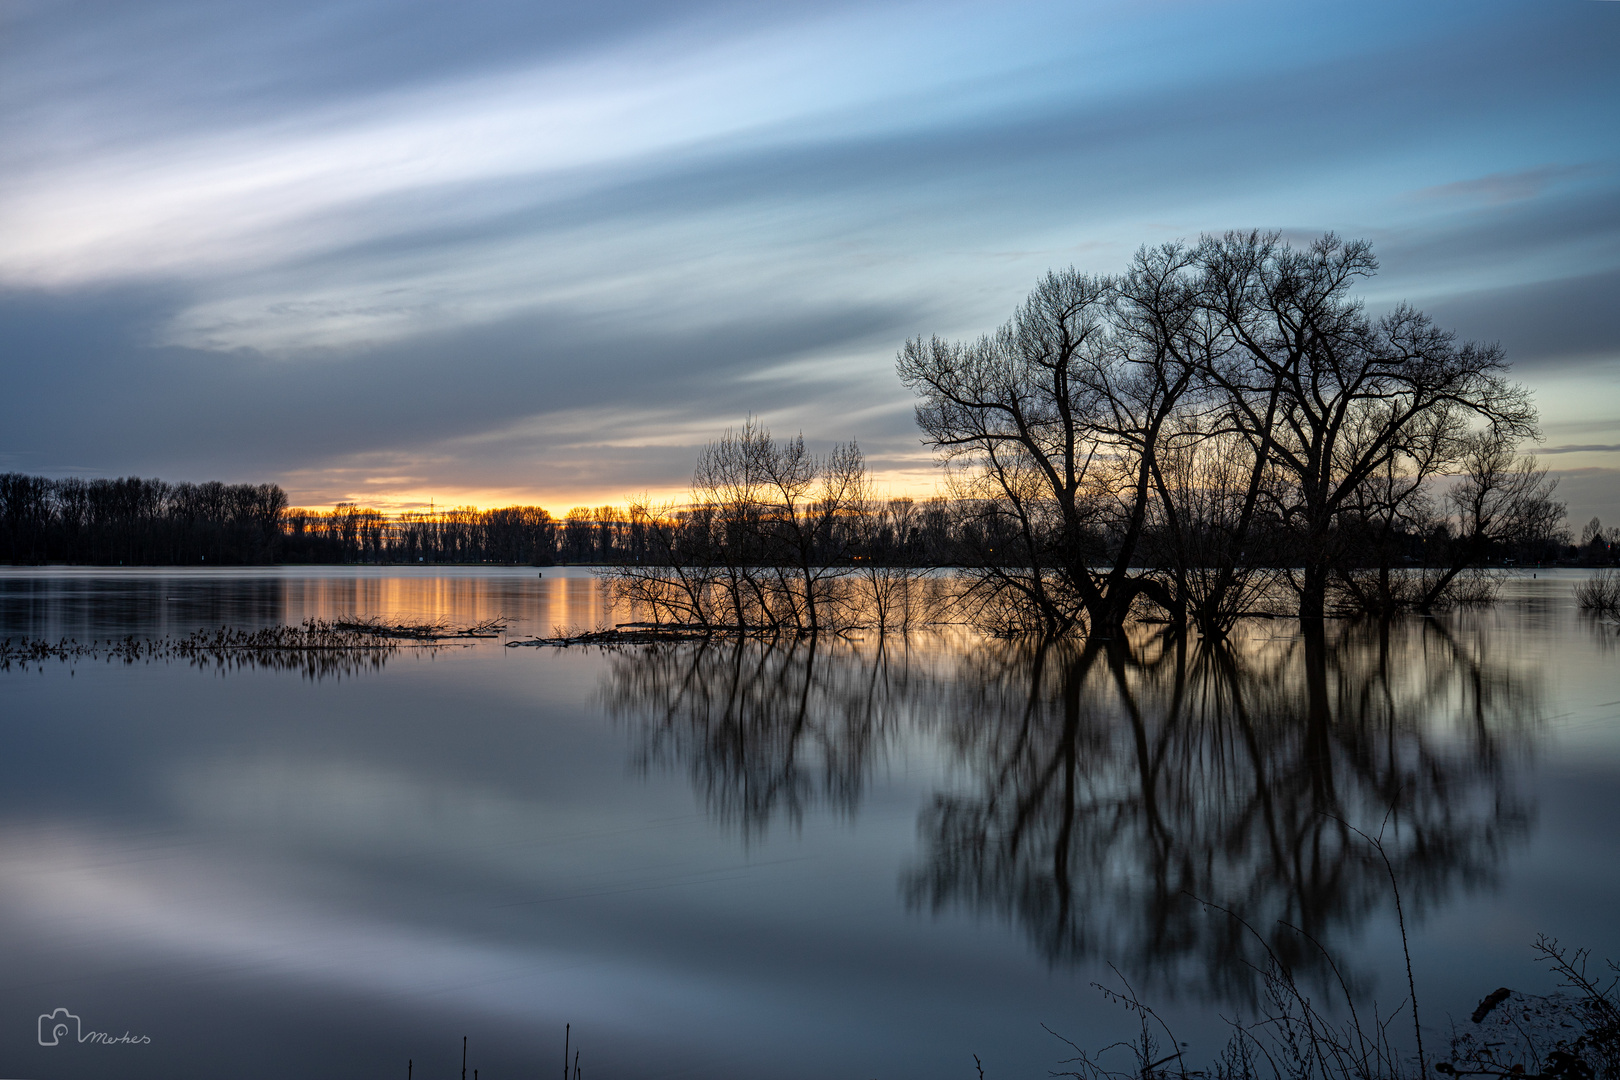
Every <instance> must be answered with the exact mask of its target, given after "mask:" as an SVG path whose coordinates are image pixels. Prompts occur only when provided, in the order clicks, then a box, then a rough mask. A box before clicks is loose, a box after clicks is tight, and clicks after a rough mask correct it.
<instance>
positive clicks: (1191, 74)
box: [0, 0, 1620, 532]
mask: <svg viewBox="0 0 1620 1080" xmlns="http://www.w3.org/2000/svg"><path fill="white" fill-rule="evenodd" d="M1617 106H1620V2H1613V0H1538V2H1534V3H1502V2H1493V0H1469V2H1467V3H1463V2H1456V3H1447V2H1428V0H1423V2H1416V3H1414V2H1412V0H1404V2H1400V3H1385V2H1381V0H1364V2H1361V3H1357V4H1326V3H1309V4H1304V3H1298V2H1292V3H1280V2H1279V3H1223V2H1200V3H1191V2H1173V0H1138V2H1132V3H1123V2H1111V3H1086V2H1068V3H1040V2H1012V0H1002V2H998V3H994V4H975V3H949V2H939V0H935V2H930V3H883V2H871V3H863V4H839V3H829V2H821V3H815V4H809V3H799V2H793V0H789V2H782V3H773V4H758V3H752V4H745V3H719V2H707V0H659V2H657V3H644V2H638V0H608V2H598V3H592V4H584V3H578V4H558V3H545V2H533V0H524V2H511V3H499V2H490V3H481V4H445V3H441V2H429V0H417V2H411V0H388V2H382V0H320V2H313V0H280V2H278V3H275V4H269V3H245V2H232V0H209V2H206V3H201V2H199V3H173V2H166V0H143V2H142V3H140V4H129V3H123V2H107V3H72V2H60V0H53V2H44V0H40V2H34V0H0V383H3V386H4V391H3V392H0V470H13V471H23V472H29V473H38V474H45V475H50V476H86V477H91V476H121V475H129V474H140V475H146V476H161V477H164V478H165V479H171V480H207V479H222V480H227V481H232V482H243V481H254V482H265V481H273V482H277V483H280V484H281V485H282V486H283V487H285V488H286V489H287V491H288V493H289V496H290V497H291V499H292V501H293V502H294V503H295V504H301V505H306V506H327V505H330V504H332V503H334V502H337V501H341V500H351V499H352V500H357V501H360V502H363V503H368V504H370V505H374V506H378V507H381V508H399V507H406V506H415V505H418V504H425V503H428V502H429V501H430V500H431V501H432V502H434V503H435V504H437V505H445V504H462V503H476V504H479V505H486V506H488V505H505V504H510V503H520V502H521V503H538V504H540V505H544V506H546V507H548V508H551V509H552V510H554V511H555V512H561V511H562V510H566V509H567V508H568V507H569V506H572V505H576V504H590V505H597V504H601V503H609V502H611V503H623V502H624V501H625V500H626V499H627V498H628V497H630V496H633V495H639V494H642V493H651V494H654V495H659V494H664V493H673V492H676V491H678V490H680V489H682V488H684V486H685V484H686V482H687V480H688V479H689V477H690V474H691V470H692V466H693V464H694V463H695V460H696V458H697V456H698V454H699V453H701V451H702V448H703V446H704V444H705V443H707V442H708V441H710V440H711V439H713V438H715V437H717V436H718V435H719V434H720V433H721V432H722V431H723V430H724V429H726V428H727V427H730V426H735V425H737V424H739V423H740V422H741V421H742V420H743V419H744V418H745V417H748V416H755V417H758V418H759V419H760V420H761V421H763V422H764V423H765V424H766V425H767V426H769V427H770V428H771V429H772V430H773V431H774V432H775V433H776V434H777V435H779V436H782V435H793V434H797V433H800V432H802V433H803V434H804V436H805V438H806V440H807V442H809V443H811V444H812V446H814V447H816V448H819V449H825V448H827V447H829V446H830V445H831V444H832V443H834V442H840V441H846V440H850V439H855V440H858V441H859V443H860V445H861V447H862V449H863V450H864V451H865V453H866V456H867V460H868V463H869V464H870V465H871V466H872V468H873V469H874V471H875V473H876V475H877V477H878V478H879V480H880V481H881V482H882V483H883V484H884V485H886V486H887V488H888V489H889V490H891V491H894V492H907V493H911V494H925V493H927V492H930V491H931V490H932V489H933V487H934V485H935V482H936V473H935V469H934V465H933V462H932V458H931V456H930V454H929V451H928V450H927V448H926V447H924V446H923V445H922V444H921V442H920V440H919V437H918V433H917V431H916V428H915V424H914V420H913V414H912V409H913V401H912V398H911V396H910V394H909V393H908V391H906V389H905V388H904V387H903V386H902V385H901V384H900V382H899V379H898V378H897V377H896V375H895V373H894V357H895V352H896V350H897V349H898V348H899V347H900V345H901V344H902V343H903V342H904V341H905V340H906V339H907V338H908V337H912V336H915V335H918V334H923V335H931V334H940V335H942V336H947V337H966V336H976V335H978V334H979V333H982V332H985V331H987V330H990V329H992V328H993V327H995V326H996V325H998V324H1000V323H1001V322H1003V321H1004V320H1005V319H1006V318H1007V317H1008V316H1009V315H1010V314H1011V312H1012V310H1013V309H1014V307H1016V305H1017V304H1018V303H1019V302H1020V300H1021V299H1022V298H1023V296H1024V295H1025V294H1026V293H1027V292H1028V290H1029V288H1030V287H1031V286H1032V285H1033V284H1034V282H1035V281H1036V280H1037V279H1038V278H1039V277H1040V276H1041V275H1042V274H1044V273H1045V271H1046V270H1047V269H1049V268H1053V267H1060V266H1069V265H1073V266H1076V267H1078V268H1080V269H1082V270H1085V271H1091V272H1099V273H1107V272H1113V271H1117V270H1119V269H1122V268H1123V267H1124V265H1125V263H1126V261H1127V260H1128V259H1129V258H1130V255H1131V253H1132V252H1133V251H1135V250H1136V249H1137V248H1138V247H1139V246H1141V245H1143V244H1153V243H1159V242H1162V241H1166V240H1174V239H1188V240H1196V239H1197V237H1198V236H1199V235H1200V234H1202V233H1205V232H1212V231H1213V232H1224V231H1226V230H1228V229H1244V230H1247V229H1278V230H1282V231H1283V232H1284V233H1285V235H1288V236H1290V237H1296V238H1299V239H1307V238H1309V237H1311V236H1314V235H1317V234H1320V233H1322V232H1324V231H1327V230H1334V231H1337V232H1339V233H1341V234H1343V235H1346V236H1351V237H1361V238H1365V239H1367V240H1370V241H1371V242H1372V243H1373V245H1374V250H1375V252H1376V253H1377V255H1378V258H1379V260H1380V264H1381V272H1380V274H1379V275H1378V276H1377V277H1376V278H1374V279H1373V280H1372V281H1370V282H1368V283H1367V285H1366V287H1365V288H1364V290H1363V295H1364V297H1365V299H1366V301H1367V303H1368V306H1369V308H1370V309H1372V310H1374V311H1376V310H1379V309H1382V308H1387V307H1389V306H1391V305H1393V304H1395V303H1398V302H1401V301H1407V302H1410V303H1413V304H1416V305H1417V306H1419V307H1421V308H1423V309H1424V310H1426V311H1428V312H1429V313H1430V314H1431V315H1433V316H1434V317H1435V318H1436V320H1437V321H1439V322H1440V323H1441V324H1442V325H1443V326H1446V327H1448V328H1450V329H1453V330H1455V331H1456V332H1457V333H1458V334H1459V335H1460V336H1461V337H1463V338H1465V339H1479V340H1485V341H1499V342H1500V343H1501V344H1502V345H1503V346H1504V347H1505V348H1506V350H1507V354H1508V358H1509V360H1510V361H1511V362H1512V364H1513V372H1514V377H1515V378H1516V379H1518V380H1519V381H1521V382H1523V383H1524V384H1526V385H1527V386H1529V387H1530V388H1531V389H1532V390H1533V391H1534V392H1535V395H1536V400H1537V401H1538V403H1539V405H1540V408H1541V414H1542V433H1543V441H1542V444H1541V446H1540V450H1541V452H1542V453H1544V455H1545V457H1544V461H1545V462H1546V463H1547V464H1548V465H1550V466H1551V467H1552V468H1553V469H1554V470H1555V471H1556V472H1557V473H1558V474H1559V476H1560V480H1561V487H1560V489H1559V490H1560V495H1561V497H1562V498H1564V499H1565V500H1566V501H1567V502H1568V503H1569V507H1570V518H1571V522H1572V523H1573V525H1574V528H1575V531H1577V532H1579V530H1580V526H1581V524H1583V523H1584V522H1585V521H1586V520H1587V519H1588V518H1589V517H1591V516H1593V515H1598V516H1601V517H1602V518H1603V519H1604V521H1605V523H1606V524H1620V302H1617V299H1616V297H1617V293H1620V109H1617Z"/></svg>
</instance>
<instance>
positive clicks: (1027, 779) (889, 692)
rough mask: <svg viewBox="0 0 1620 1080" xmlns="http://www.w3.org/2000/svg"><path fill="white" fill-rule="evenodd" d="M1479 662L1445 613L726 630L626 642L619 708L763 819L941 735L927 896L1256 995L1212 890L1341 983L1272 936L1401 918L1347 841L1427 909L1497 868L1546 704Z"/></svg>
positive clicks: (1521, 813)
mask: <svg viewBox="0 0 1620 1080" xmlns="http://www.w3.org/2000/svg"><path fill="white" fill-rule="evenodd" d="M1485 655H1486V654H1485V648H1484V641H1483V639H1482V638H1481V637H1480V635H1479V634H1478V633H1475V632H1468V631H1465V630H1448V629H1447V628H1446V627H1445V626H1444V625H1442V624H1440V623H1438V622H1435V621H1432V620H1424V621H1413V622H1410V623H1403V624H1396V625H1393V626H1389V625H1386V626H1383V627H1380V626H1377V625H1347V626H1344V627H1342V628H1340V629H1338V630H1336V631H1332V632H1329V633H1327V634H1325V635H1324V634H1318V635H1315V636H1310V637H1300V636H1297V635H1292V634H1285V635H1282V636H1277V637H1268V636H1265V634H1264V632H1263V631H1262V632H1256V633H1254V634H1251V635H1250V636H1248V637H1247V638H1239V639H1238V640H1236V641H1234V642H1232V643H1231V644H1228V645H1224V646H1217V647H1204V646H1201V645H1199V644H1198V643H1192V644H1188V643H1186V642H1185V641H1184V640H1177V639H1172V638H1169V637H1162V636H1160V637H1155V636H1142V637H1139V638H1137V639H1136V640H1134V641H1132V642H1128V643H1126V642H1117V643H1113V644H1102V645H1093V646H1089V647H1087V646H1079V645H1073V644H1064V643H1040V642H1034V641H975V642H974V643H973V644H972V645H971V647H967V648H961V649H956V648H950V649H941V650H934V651H927V650H916V651H904V650H901V651H896V650H895V648H894V646H893V644H892V643H891V644H890V645H889V646H888V647H883V646H874V647H871V648H867V649H860V648H856V647H852V646H848V645H844V644H838V645H829V644H828V643H827V642H822V643H820V644H816V643H814V642H809V641H800V642H794V643H780V644H775V645H772V644H766V643H759V642H728V643H725V644H715V645H708V646H698V647H688V646H673V647H667V648H658V649H651V650H646V651H641V652H635V653H626V654H623V655H621V656H619V657H617V658H616V659H615V661H614V667H613V669H612V674H611V677H610V679H609V686H608V690H607V696H608V701H609V705H610V708H611V709H612V711H613V712H614V713H615V714H616V715H618V716H620V717H621V718H625V719H629V720H631V721H632V722H634V723H635V725H636V730H637V732H638V739H639V743H638V748H637V760H638V761H639V762H640V763H641V764H642V765H643V766H651V765H654V764H668V765H677V766H679V767H683V768H685V769H686V770H688V771H689V772H690V774H691V776H692V779H693V783H694V785H695V786H696V788H697V790H699V791H700V792H701V793H702V794H703V797H704V798H705V800H706V802H707V804H708V806H709V807H710V809H711V811H712V812H713V813H715V814H716V816H717V817H719V818H720V819H721V820H722V821H725V822H728V823H736V824H739V825H741V826H742V828H743V830H744V831H745V833H748V834H752V833H757V832H759V831H760V830H763V829H764V828H765V826H766V825H767V824H769V823H770V822H771V821H772V820H774V819H777V818H782V819H786V820H789V821H797V820H799V819H800V818H801V817H802V815H803V814H804V812H805V810H806V809H807V808H808V807H809V806H811V805H812V804H815V803H817V802H820V803H822V804H824V805H827V806H830V807H832V808H834V809H836V810H839V811H843V812H852V811H853V810H854V809H855V808H856V807H857V806H858V804H859V801H860V798H861V794H862V790H863V785H864V784H865V783H866V781H867V778H868V776H869V775H870V771H871V769H872V767H873V765H874V764H875V763H877V762H879V761H881V760H882V759H883V758H884V756H885V755H886V754H887V753H889V752H890V751H891V750H892V749H893V747H894V746H895V744H896V742H897V740H898V739H899V738H900V737H901V736H903V735H905V734H908V733H909V734H919V733H931V734H932V735H934V736H935V738H937V739H938V740H939V742H940V744H941V745H942V746H943V747H944V751H943V752H944V753H946V754H948V755H949V756H950V758H951V760H952V764H953V765H954V769H953V773H952V781H951V782H950V783H947V784H944V785H942V787H941V790H939V791H937V792H936V794H935V795H934V797H933V799H932V801H931V803H930V805H928V806H927V807H926V808H925V809H924V810H923V812H922V815H921V820H920V835H921V851H920V858H919V861H918V864H917V865H916V866H914V867H912V868H910V869H908V870H906V871H905V872H904V873H903V874H902V881H901V889H902V892H903V894H904V897H905V899H906V902H907V903H908V904H909V905H911V906H912V907H913V908H915V909H917V910H926V911H935V912H939V911H945V910H950V909H962V910H967V911H970V912H973V913H977V914H994V915H997V916H1000V917H1003V918H1005V919H1008V920H1010V921H1011V922H1012V923H1014V924H1016V925H1018V926H1019V927H1021V928H1022V929H1023V930H1024V932H1025V933H1026V934H1027V935H1028V937H1029V939H1030V941H1031V942H1032V944H1033V945H1034V947H1035V948H1036V949H1037V950H1038V951H1039V952H1040V953H1041V954H1042V955H1043V956H1045V957H1047V958H1048V959H1050V960H1051V961H1053V962H1056V963H1070V962H1078V961H1082V960H1091V959H1096V960H1108V961H1111V962H1113V963H1115V964H1117V965H1119V966H1120V967H1121V969H1122V970H1125V971H1128V972H1130V973H1132V975H1133V977H1136V978H1141V979H1143V980H1145V981H1146V982H1149V983H1154V984H1157V985H1158V986H1159V987H1160V988H1161V989H1162V990H1178V989H1179V990H1191V991H1193V992H1197V993H1200V994H1204V995H1209V996H1214V997H1218V998H1221V999H1223V1000H1230V999H1232V998H1233V997H1234V996H1236V997H1238V998H1244V997H1247V996H1248V994H1249V993H1250V991H1251V990H1252V987H1251V985H1250V977H1251V975H1252V970H1251V968H1250V967H1249V966H1248V965H1247V964H1245V963H1244V961H1246V960H1247V961H1253V960H1255V956H1254V953H1253V942H1252V939H1251V938H1250V936H1249V935H1248V934H1247V932H1246V931H1245V930H1244V929H1243V928H1242V926H1241V925H1239V924H1238V923H1237V921H1236V920H1234V919H1231V918H1227V917H1224V916H1221V915H1219V914H1218V913H1213V914H1212V913H1211V912H1210V911H1208V910H1207V909H1206V908H1205V907H1204V906H1203V905H1202V904H1201V903H1200V902H1199V900H1204V901H1209V902H1211V903H1213V904H1216V905H1219V906H1220V907H1223V908H1226V909H1228V910H1230V911H1231V912H1233V913H1234V914H1236V915H1237V916H1239V917H1241V918H1242V919H1243V920H1245V921H1247V922H1248V923H1249V924H1250V925H1251V926H1253V927H1254V928H1255V929H1256V930H1257V931H1259V932H1260V933H1261V934H1262V935H1263V936H1265V937H1266V938H1267V940H1268V941H1269V943H1270V945H1271V947H1272V948H1273V949H1274V950H1276V952H1277V953H1278V955H1279V956H1280V957H1282V958H1283V959H1284V960H1286V961H1288V962H1289V963H1291V964H1293V965H1294V966H1295V968H1296V970H1298V971H1300V972H1302V973H1308V972H1310V971H1311V970H1313V969H1316V970H1317V971H1319V972H1323V973H1324V974H1325V968H1326V965H1327V963H1328V959H1327V955H1326V954H1324V953H1323V952H1321V951H1319V950H1318V949H1316V947H1315V946H1313V945H1311V944H1310V942H1309V941H1308V940H1307V939H1306V938H1304V937H1303V936H1301V935H1300V934H1298V933H1296V932H1294V931H1292V930H1288V929H1286V928H1284V927H1282V926H1280V925H1279V923H1282V922H1286V923H1289V924H1292V925H1293V926H1295V927H1297V928H1298V929H1299V930H1302V931H1304V932H1305V933H1306V934H1308V935H1310V937H1312V938H1314V939H1316V940H1317V941H1319V942H1322V943H1323V944H1324V945H1325V946H1327V947H1328V949H1329V950H1331V951H1335V952H1338V951H1341V950H1342V947H1343V945H1344V944H1345V943H1346V941H1347V940H1348V937H1349V935H1350V934H1352V933H1354V932H1355V931H1356V930H1357V929H1358V928H1359V927H1361V926H1362V925H1363V924H1364V923H1365V922H1366V920H1367V919H1368V917H1369V916H1371V915H1373V914H1374V913H1375V912H1377V911H1379V910H1381V909H1382V910H1388V908H1389V907H1390V906H1391V904H1392V896H1391V893H1390V887H1389V878H1388V874H1387V871H1386V869H1385V867H1384V864H1383V862H1382V860H1381V859H1380V858H1379V856H1378V855H1377V853H1376V852H1375V851H1373V850H1372V849H1371V848H1370V847H1369V845H1368V844H1367V843H1366V842H1365V841H1364V840H1362V839H1361V838H1360V837H1358V836H1356V835H1355V833H1354V831H1353V829H1360V830H1362V831H1364V832H1367V833H1370V834H1378V833H1379V832H1380V830H1382V831H1383V836H1384V841H1385V846H1386V850H1387V853H1388V855H1389V857H1390V860H1391V862H1392V863H1393V868H1394V872H1395V874H1396V876H1397V878H1398V880H1399V882H1400V886H1401V889H1402V896H1403V899H1404V901H1405V903H1406V905H1407V911H1408V915H1409V917H1413V916H1416V917H1419V918H1421V917H1422V915H1423V913H1424V912H1425V911H1426V910H1431V909H1433V908H1434V907H1436V906H1437V905H1439V904H1440V903H1442V902H1443V901H1445V900H1446V899H1447V898H1448V897H1450V896H1452V895H1453V894H1454V893H1455V892H1456V891H1457V890H1459V889H1465V890H1466V889H1473V888H1477V887H1480V886H1483V885H1486V884H1488V883H1489V882H1491V881H1492V880H1493V878H1494V875H1495V872H1496V867H1497V865H1498V863H1499V861H1500V860H1501V858H1502V856H1503V854H1504V852H1505V850H1506V849H1507V848H1508V847H1509V846H1510V845H1511V844H1513V843H1516V842H1518V841H1520V840H1522V839H1523V837H1524V836H1525V835H1526V834H1527V831H1528V824H1529V815H1530V807H1529V805H1528V802H1527V799H1526V796H1525V795H1524V794H1523V793H1522V792H1520V791H1519V790H1518V785H1517V782H1516V772H1517V769H1516V764H1517V762H1518V761H1519V759H1520V757H1521V756H1522V755H1523V753H1524V752H1525V751H1526V750H1527V749H1528V746H1529V738H1528V736H1529V734H1530V732H1531V731H1532V729H1533V727H1534V725H1535V724H1536V723H1537V720H1538V718H1539V716H1540V713H1541V709H1542V706H1541V696H1542V695H1541V690H1540V686H1539V682H1538V680H1537V678H1536V676H1535V673H1534V672H1532V671H1526V670H1517V669H1515V667H1514V666H1513V665H1512V663H1502V662H1495V661H1487V660H1486V658H1485ZM1334 959H1335V961H1337V962H1338V963H1339V966H1340V968H1341V969H1342V970H1343V971H1344V972H1345V973H1346V974H1347V975H1348V976H1350V977H1352V979H1353V977H1354V976H1353V973H1352V972H1351V970H1350V967H1349V966H1347V965H1346V964H1345V963H1344V960H1345V958H1344V957H1343V956H1339V955H1336V956H1335V957H1334Z"/></svg>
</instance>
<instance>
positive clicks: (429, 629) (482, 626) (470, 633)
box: [331, 615, 512, 641]
mask: <svg viewBox="0 0 1620 1080" xmlns="http://www.w3.org/2000/svg"><path fill="white" fill-rule="evenodd" d="M511 624H512V620H511V619H509V618H507V617H506V616H505V615H497V616H495V617H494V618H493V619H485V620H484V621H483V622H477V623H473V624H472V625H471V626H452V625H451V624H449V623H447V622H445V621H443V620H442V619H440V620H435V621H433V622H425V623H405V622H392V623H386V622H383V621H382V620H381V619H377V618H371V619H355V618H349V619H338V620H335V621H334V622H333V623H332V624H331V625H332V627H333V628H334V629H337V630H340V631H344V632H347V633H355V634H363V635H366V636H368V637H373V638H402V639H407V640H411V641H455V640H458V639H465V638H493V637H500V636H501V634H502V633H504V632H505V630H506V628H507V627H508V626H510V625H511Z"/></svg>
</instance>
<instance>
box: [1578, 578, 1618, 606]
mask: <svg viewBox="0 0 1620 1080" xmlns="http://www.w3.org/2000/svg"><path fill="white" fill-rule="evenodd" d="M1575 602H1576V603H1577V604H1579V605H1580V607H1581V610H1582V611H1591V612H1596V613H1597V614H1599V615H1620V573H1616V572H1615V571H1613V570H1599V571H1598V572H1597V573H1595V574H1593V575H1592V576H1591V577H1589V578H1587V579H1586V580H1585V581H1583V582H1581V583H1580V584H1579V585H1577V586H1575Z"/></svg>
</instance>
